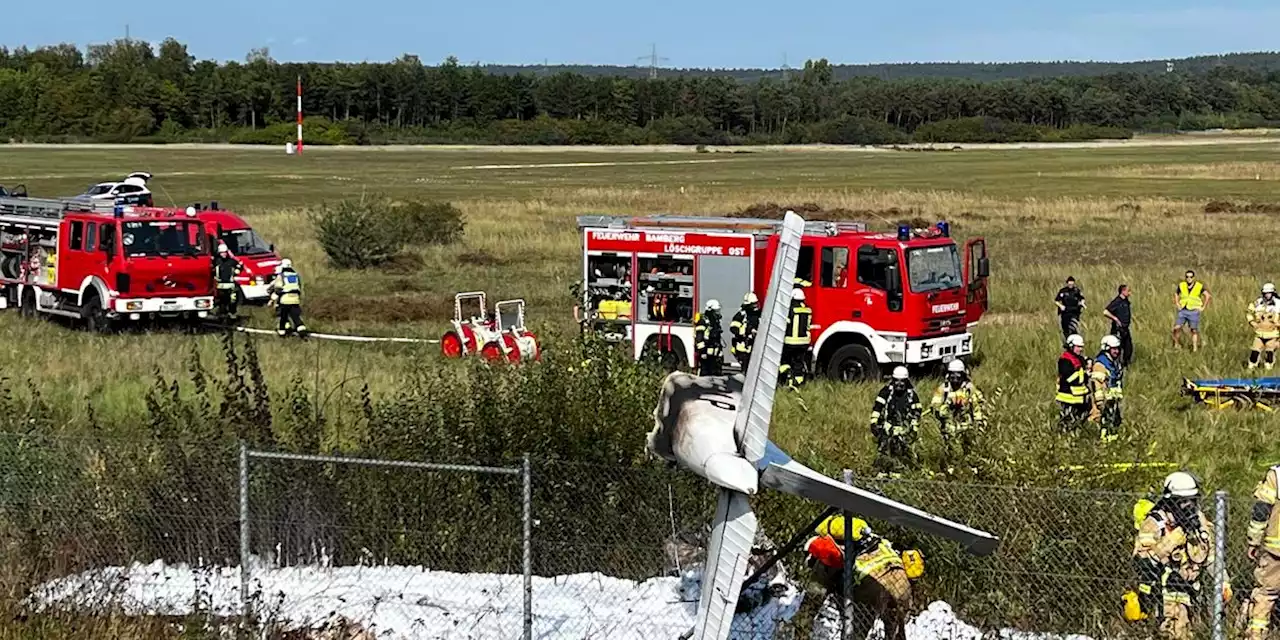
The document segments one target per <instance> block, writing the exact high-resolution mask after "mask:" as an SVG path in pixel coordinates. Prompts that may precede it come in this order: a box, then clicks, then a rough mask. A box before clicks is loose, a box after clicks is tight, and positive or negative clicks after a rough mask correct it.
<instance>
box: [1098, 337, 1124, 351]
mask: <svg viewBox="0 0 1280 640" xmlns="http://www.w3.org/2000/svg"><path fill="white" fill-rule="evenodd" d="M1102 348H1103V349H1119V348H1120V338H1117V337H1115V336H1111V335H1107V336H1102Z"/></svg>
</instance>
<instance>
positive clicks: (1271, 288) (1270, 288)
mask: <svg viewBox="0 0 1280 640" xmlns="http://www.w3.org/2000/svg"><path fill="white" fill-rule="evenodd" d="M1262 292H1263V293H1275V292H1276V285H1274V284H1271V283H1270V282H1268V283H1266V284H1264V285H1262Z"/></svg>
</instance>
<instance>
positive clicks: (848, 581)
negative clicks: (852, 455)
mask: <svg viewBox="0 0 1280 640" xmlns="http://www.w3.org/2000/svg"><path fill="white" fill-rule="evenodd" d="M844 483H845V484H850V485H851V484H853V469H845V470H844ZM843 575H844V580H842V581H841V585H840V586H841V589H842V593H841V594H840V595H841V600H842V602H841V603H840V637H841V638H842V639H843V640H849V634H850V633H852V632H853V630H852V629H853V621H852V620H850V619H849V613H850V612H851V611H853V607H850V606H849V602H850V601H851V600H852V599H853V514H852V513H849V512H848V511H845V512H844V574H843Z"/></svg>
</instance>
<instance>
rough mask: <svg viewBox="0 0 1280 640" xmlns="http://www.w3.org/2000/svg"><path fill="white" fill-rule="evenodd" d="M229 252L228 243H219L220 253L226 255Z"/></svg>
mask: <svg viewBox="0 0 1280 640" xmlns="http://www.w3.org/2000/svg"><path fill="white" fill-rule="evenodd" d="M227 251H228V249H227V243H225V242H219V243H218V253H226V252H227Z"/></svg>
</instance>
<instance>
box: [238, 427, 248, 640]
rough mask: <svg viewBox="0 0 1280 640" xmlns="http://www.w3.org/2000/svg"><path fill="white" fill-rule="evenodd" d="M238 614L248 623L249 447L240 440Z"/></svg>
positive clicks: (244, 623)
mask: <svg viewBox="0 0 1280 640" xmlns="http://www.w3.org/2000/svg"><path fill="white" fill-rule="evenodd" d="M240 615H241V616H242V618H241V624H242V625H245V626H246V627H247V625H248V623H249V448H248V447H247V446H246V445H245V443H244V440H241V441H240Z"/></svg>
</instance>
